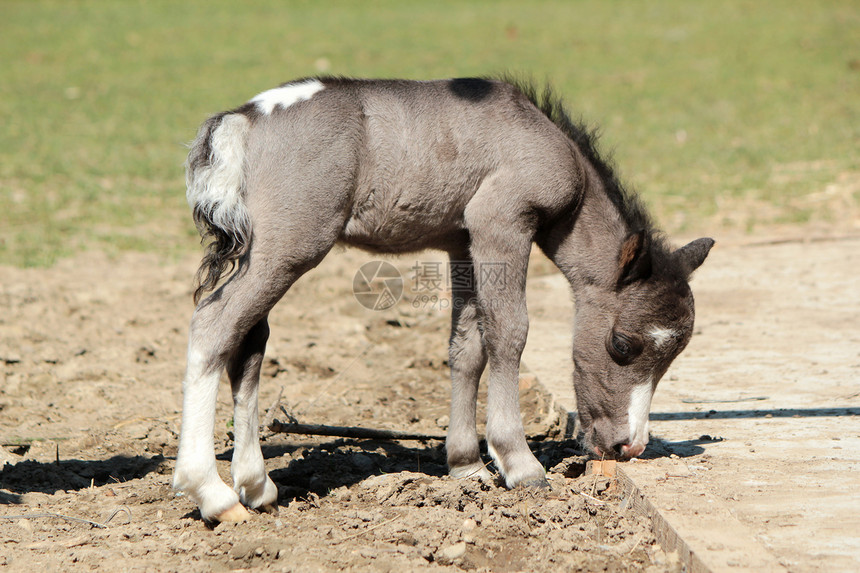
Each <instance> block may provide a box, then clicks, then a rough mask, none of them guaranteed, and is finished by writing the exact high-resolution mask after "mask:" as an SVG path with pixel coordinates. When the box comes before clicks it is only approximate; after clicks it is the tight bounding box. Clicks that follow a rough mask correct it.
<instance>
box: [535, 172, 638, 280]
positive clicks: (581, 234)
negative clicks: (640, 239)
mask: <svg viewBox="0 0 860 573" xmlns="http://www.w3.org/2000/svg"><path fill="white" fill-rule="evenodd" d="M627 227H628V225H627V223H626V222H625V221H624V220H623V218H622V216H621V213H620V212H619V211H618V207H617V206H616V205H615V204H613V202H612V200H611V199H610V198H609V197H608V196H607V194H606V192H605V190H604V188H603V184H602V182H600V181H599V179H596V178H595V179H593V180H592V181H590V182H589V185H587V186H586V188H585V189H584V190H583V198H582V202H581V204H580V206H579V209H578V212H577V213H576V215H575V216H574V217H572V218H571V219H570V220H569V221H567V222H565V223H562V224H561V225H559V228H558V229H555V230H554V231H553V232H552V233H551V234H550V238H549V240H548V241H546V245H541V247H542V248H543V249H544V251H545V252H546V254H547V256H549V258H550V259H551V260H552V261H553V262H554V263H555V264H556V266H557V267H558V268H559V270H561V272H562V273H563V274H564V275H565V277H567V280H568V281H570V284H571V287H573V291H574V295H575V296H579V294H580V293H582V292H583V291H585V290H587V289H589V288H593V287H597V288H600V289H604V288H613V287H614V284H615V281H616V277H617V270H618V252H619V248H620V245H621V243H622V242H623V241H624V239H625V238H626V236H627V234H628V232H629V231H628V228H627Z"/></svg>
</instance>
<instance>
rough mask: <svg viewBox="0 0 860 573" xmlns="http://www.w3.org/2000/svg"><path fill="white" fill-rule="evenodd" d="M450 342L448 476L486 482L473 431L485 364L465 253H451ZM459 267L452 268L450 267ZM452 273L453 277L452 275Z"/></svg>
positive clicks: (471, 270)
mask: <svg viewBox="0 0 860 573" xmlns="http://www.w3.org/2000/svg"><path fill="white" fill-rule="evenodd" d="M451 263H452V267H451V278H452V280H451V299H452V310H451V340H450V344H449V349H448V363H449V364H450V366H451V416H450V422H449V424H448V439H447V440H446V441H445V450H446V451H447V454H448V473H449V474H450V475H451V476H453V477H457V478H460V477H473V476H474V477H479V478H481V479H490V478H492V474H490V472H489V471H488V470H487V468H486V467H484V462H483V460H481V451H480V447H479V445H478V432H477V430H476V428H475V405H476V402H477V399H478V383H479V382H480V379H481V373H482V372H483V371H484V367H485V366H486V364H487V353H486V351H485V350H484V344H483V341H482V340H481V331H480V326H479V320H480V313H479V311H478V299H477V297H476V296H475V288H474V266H473V265H472V261H471V258H470V256H469V254H468V250H466V251H465V252H460V253H452V254H451ZM455 264H456V265H460V268H457V269H455V268H454V265H455ZM455 270H456V276H455Z"/></svg>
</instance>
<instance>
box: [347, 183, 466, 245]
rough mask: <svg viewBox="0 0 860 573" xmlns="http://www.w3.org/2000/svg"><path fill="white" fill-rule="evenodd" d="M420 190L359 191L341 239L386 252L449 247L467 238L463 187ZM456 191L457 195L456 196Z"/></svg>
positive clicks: (350, 243) (351, 243) (349, 243)
mask: <svg viewBox="0 0 860 573" xmlns="http://www.w3.org/2000/svg"><path fill="white" fill-rule="evenodd" d="M446 191H447V190H444V189H443V190H438V191H436V192H433V193H420V192H415V190H403V191H398V192H392V191H387V192H380V191H378V190H368V191H366V192H365V193H357V196H358V197H361V199H360V200H358V201H356V204H355V205H354V207H353V212H352V214H351V216H350V218H349V219H348V220H347V222H346V224H345V225H344V230H343V233H342V234H341V241H342V242H344V243H346V244H348V245H352V246H355V247H360V248H363V249H367V250H371V251H378V252H383V253H405V252H413V251H420V250H423V249H445V250H447V249H449V248H451V247H453V246H455V245H457V244H459V243H460V242H463V241H465V240H466V239H465V237H466V232H465V227H464V223H463V209H464V208H465V202H466V201H465V200H464V198H463V195H464V194H463V193H462V191H460V192H458V193H456V194H452V193H450V192H446ZM452 195H454V196H452Z"/></svg>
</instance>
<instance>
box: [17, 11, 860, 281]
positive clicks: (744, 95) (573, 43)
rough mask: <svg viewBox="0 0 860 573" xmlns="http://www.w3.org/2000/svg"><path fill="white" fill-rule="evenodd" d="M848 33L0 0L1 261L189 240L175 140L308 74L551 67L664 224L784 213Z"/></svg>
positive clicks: (836, 148)
mask: <svg viewBox="0 0 860 573" xmlns="http://www.w3.org/2000/svg"><path fill="white" fill-rule="evenodd" d="M857 30H860V5H858V4H857V3H856V2H853V1H851V0H846V1H842V2H836V1H822V0H815V1H807V2H793V3H789V4H786V3H784V2H779V1H777V0H763V1H746V2H744V1H723V2H686V1H681V0H675V1H671V2H648V3H646V2H596V1H595V2H561V1H559V2H549V1H538V2H522V1H513V2H460V1H435V2H411V1H404V0H397V1H386V2H253V3H239V2H232V1H226V0H217V1H212V0H205V1H201V0H194V1H184V2H164V1H161V2H143V1H139V2H132V1H108V0H102V1H73V0H60V1H57V0H55V1H38V0H28V1H23V0H21V1H9V0H0V263H3V264H15V265H47V264H51V263H52V262H53V261H55V260H56V259H57V258H58V257H63V256H67V255H69V254H73V253H74V252H77V251H79V250H81V249H86V248H98V249H104V250H108V251H109V252H114V251H122V250H127V249H141V250H154V251H157V252H160V253H164V254H165V255H175V254H181V253H184V252H188V251H189V250H191V249H195V248H196V240H195V237H196V233H195V231H194V228H193V226H192V224H191V222H190V217H189V215H188V213H187V211H188V209H187V206H186V205H185V199H184V183H183V177H184V176H183V171H182V163H183V161H184V155H185V151H186V150H185V147H184V145H185V143H187V142H188V141H190V140H191V139H192V138H193V136H194V134H195V131H196V128H197V126H198V125H199V124H200V122H201V121H202V120H203V119H204V118H205V117H206V116H207V115H208V114H209V113H212V112H215V111H219V110H221V109H226V108H230V107H234V106H235V105H237V104H239V103H241V102H243V101H246V100H247V99H248V98H249V97H251V96H253V95H254V94H256V93H258V92H260V91H263V90H265V89H268V88H270V87H273V86H274V85H276V84H278V83H280V82H282V81H286V80H288V79H291V78H295V77H299V76H305V75H313V74H316V73H319V72H320V71H325V72H326V73H332V74H344V75H353V76H377V77H407V78H431V77H451V76H464V75H486V74H492V73H498V72H505V71H512V72H519V73H524V74H526V75H530V76H532V77H533V78H535V79H537V80H544V79H550V80H551V81H552V82H553V84H554V85H555V86H556V87H557V88H558V90H559V91H560V92H562V93H563V94H564V95H565V99H566V100H567V101H568V104H569V107H570V108H571V110H572V111H574V112H575V113H577V114H579V113H581V114H582V115H583V117H584V118H585V119H587V120H588V121H590V122H593V123H596V124H600V125H602V126H603V133H604V137H603V147H604V148H605V149H612V150H614V151H615V157H616V160H617V163H618V165H619V168H620V170H621V173H622V176H623V177H624V178H625V179H626V180H627V181H629V182H630V183H631V184H632V185H633V186H634V187H636V188H637V189H639V190H640V191H641V192H642V194H643V196H644V198H645V200H646V202H647V203H649V204H650V205H651V206H652V207H653V208H654V210H655V212H656V214H657V216H658V219H659V220H660V221H661V222H662V223H663V224H664V226H665V227H667V228H668V229H669V230H684V231H695V230H699V229H702V228H705V227H708V226H709V225H711V224H713V221H715V220H717V221H718V220H719V217H720V214H721V210H725V209H733V208H737V206H744V205H755V206H756V208H757V209H758V208H759V207H761V205H765V206H767V207H768V209H767V212H768V213H769V214H768V215H764V214H762V213H759V212H751V213H749V214H748V217H746V218H745V220H746V221H747V224H750V222H752V224H757V223H758V221H759V220H761V221H762V222H773V221H783V222H784V221H796V222H802V221H804V220H806V219H808V218H809V217H811V216H813V215H815V209H816V207H814V206H809V205H810V203H809V202H807V201H805V200H804V197H806V196H808V195H810V194H812V193H816V192H819V191H821V190H822V189H824V188H825V187H826V186H827V185H828V184H830V183H832V182H834V181H837V180H838V179H839V177H840V176H841V175H844V174H845V173H849V174H852V173H853V174H856V173H857V172H858V171H860V156H858V153H857V149H858V148H860V145H858V144H860V34H858V33H857ZM321 68H326V69H324V70H321ZM855 189H856V186H855ZM850 200H851V201H853V202H854V203H857V192H856V191H854V192H853V194H852V195H851V197H850ZM727 205H728V207H726V206H727ZM835 216H838V213H837V214H836V215H835Z"/></svg>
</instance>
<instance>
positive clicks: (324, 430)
mask: <svg viewBox="0 0 860 573" xmlns="http://www.w3.org/2000/svg"><path fill="white" fill-rule="evenodd" d="M269 431H270V432H275V433H276V434H304V435H311V436H336V437H338V438H357V439H361V440H420V441H424V440H444V439H445V436H444V435H442V434H410V433H409V432H397V431H395V430H377V429H373V428H357V427H355V426H325V425H322V424H298V423H295V424H294V423H288V424H284V423H283V422H281V421H280V420H272V423H271V424H269Z"/></svg>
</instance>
